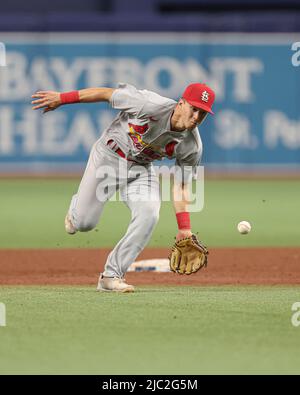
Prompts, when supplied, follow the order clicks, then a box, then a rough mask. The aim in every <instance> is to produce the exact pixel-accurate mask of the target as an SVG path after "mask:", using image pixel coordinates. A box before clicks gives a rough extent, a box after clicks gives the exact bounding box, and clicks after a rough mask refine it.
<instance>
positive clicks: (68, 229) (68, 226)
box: [65, 214, 77, 235]
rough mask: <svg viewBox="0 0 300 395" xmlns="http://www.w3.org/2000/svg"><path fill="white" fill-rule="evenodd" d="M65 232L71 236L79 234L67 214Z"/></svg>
mask: <svg viewBox="0 0 300 395" xmlns="http://www.w3.org/2000/svg"><path fill="white" fill-rule="evenodd" d="M65 230H66V232H67V233H69V235H74V234H75V233H76V232H77V230H76V229H75V227H74V225H73V224H72V222H71V220H70V217H69V214H67V215H66V217H65Z"/></svg>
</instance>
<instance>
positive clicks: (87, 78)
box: [0, 33, 300, 172]
mask: <svg viewBox="0 0 300 395" xmlns="http://www.w3.org/2000/svg"><path fill="white" fill-rule="evenodd" d="M296 41H297V35H292V34H288V35H287V34H286V35H282V34H281V35H276V34H273V35H272V34H252V35H251V34H207V35H205V34H180V35H179V34H175V33H174V34H172V33H168V34H161V33H151V34H146V33H141V34H134V33H132V34H130V33H128V34H122V33H115V34H113V33H109V34H101V33H96V34H90V33H87V34H78V33H77V34H76V33H75V34H59V33H51V34H49V33H48V34H47V33H44V34H42V33H40V34H36V33H35V34H33V33H30V34H29V33H24V34H8V33H6V34H5V33H3V34H1V33H0V42H2V43H4V44H5V47H6V62H7V63H6V67H3V66H2V67H0V172H7V171H16V172H19V171H29V172H45V171H51V172H52V171H58V172H59V171H62V172H65V171H75V172H76V171H78V170H82V168H83V166H84V164H85V162H86V160H87V157H88V152H89V149H90V147H91V145H92V144H93V142H94V141H95V140H96V139H97V138H98V137H99V136H100V134H101V131H103V130H104V128H105V127H106V126H107V125H108V124H109V122H110V121H111V120H112V119H113V117H114V116H115V112H114V111H112V110H111V109H110V108H109V105H108V104H106V103H100V104H76V105H72V106H64V107H63V108H60V109H59V110H57V111H54V112H51V113H48V114H46V115H42V114H41V113H40V112H36V111H32V110H31V104H30V101H31V94H32V93H33V92H35V91H36V90H58V91H68V90H73V89H81V88H84V87H95V86H112V87H115V86H116V85H117V83H118V82H119V81H122V82H129V83H131V84H134V85H135V86H137V87H139V88H146V89H149V90H154V91H157V92H158V93H160V94H162V95H164V96H168V97H171V98H174V99H177V98H179V97H180V94H181V92H182V91H183V89H184V87H185V86H186V85H187V84H189V83H191V82H195V81H202V82H206V83H208V84H210V85H211V86H212V87H213V88H214V89H215V91H216V95H217V101H216V104H215V106H214V111H215V116H213V117H209V118H208V119H207V120H206V122H205V124H204V125H203V126H202V127H201V136H202V140H203V143H204V155H203V164H204V165H205V166H207V167H210V168H216V169H224V168H226V167H227V168H235V169H243V170H246V169H253V168H257V167H263V168H274V169H277V168H278V167H282V168H285V169H286V168H288V169H289V168H291V169H292V168H298V167H299V169H300V118H299V113H300V106H299V105H300V89H299V87H300V67H297V66H298V63H299V64H300V43H299V46H298V45H297V44H294V47H293V48H292V44H293V42H296ZM299 41H300V36H299ZM298 51H299V54H298ZM0 64H1V63H0Z"/></svg>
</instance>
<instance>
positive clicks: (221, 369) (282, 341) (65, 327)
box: [0, 286, 300, 374]
mask: <svg viewBox="0 0 300 395" xmlns="http://www.w3.org/2000/svg"><path fill="white" fill-rule="evenodd" d="M299 300H300V294H299V289H297V288H294V287H257V286H255V287H254V286H249V287H229V286H228V287H194V288H191V287H176V288H174V287H166V288H158V287H151V288H150V287H141V288H138V290H137V292H136V293H135V294H127V295H119V294H106V293H104V294H102V293H101V294H99V293H96V292H95V290H94V289H93V288H90V287H64V288H63V287H61V288H59V287H1V288H0V301H1V302H3V303H5V304H6V309H7V326H6V327H0V339H1V341H0V355H1V358H0V373H2V374H3V373H6V374H17V373H20V374H32V373H36V374H42V373H45V374H79V373H81V374H142V373H145V374H217V373H220V374H232V373H235V374H247V373H249V374H254V373H259V374H260V373H263V374H299V373H300V353H299V341H300V327H293V326H292V324H291V316H292V311H291V306H292V304H293V303H294V302H295V301H299Z"/></svg>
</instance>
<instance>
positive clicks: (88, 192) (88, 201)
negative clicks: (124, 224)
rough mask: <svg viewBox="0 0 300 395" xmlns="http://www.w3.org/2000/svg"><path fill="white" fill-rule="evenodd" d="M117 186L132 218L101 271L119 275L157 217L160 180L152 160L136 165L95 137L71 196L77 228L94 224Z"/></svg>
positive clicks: (131, 259)
mask: <svg viewBox="0 0 300 395" xmlns="http://www.w3.org/2000/svg"><path fill="white" fill-rule="evenodd" d="M117 190H119V192H120V197H121V200H122V201H123V202H124V203H125V204H126V205H127V206H128V208H129V209H130V211H131V221H130V224H129V226H128V229H127V232H126V234H125V235H124V237H123V238H122V239H121V240H120V241H119V242H118V244H117V245H116V246H115V248H114V249H113V250H112V251H111V253H110V254H109V256H108V258H107V261H106V264H105V271H104V273H103V274H104V275H105V276H109V277H119V278H122V277H124V275H125V273H126V271H127V270H128V268H129V266H130V265H131V264H132V263H133V262H134V261H135V259H136V257H137V256H138V254H139V253H140V252H141V251H142V250H143V249H144V247H145V246H146V244H147V243H148V241H149V239H150V237H151V234H152V232H153V230H154V227H155V225H156V223H157V221H158V218H159V209H160V196H159V195H160V194H159V181H158V178H157V176H156V174H155V171H154V168H153V166H152V164H150V165H146V166H138V165H137V164H136V163H134V162H130V161H127V160H126V159H124V158H122V157H120V156H119V155H118V154H117V153H115V152H114V151H112V150H111V149H110V148H109V147H107V146H105V144H104V143H103V142H101V140H98V141H97V142H96V143H95V144H94V146H93V148H92V150H91V153H90V156H89V160H88V163H87V166H86V169H85V172H84V175H83V178H82V180H81V182H80V185H79V188H78V192H77V194H76V195H74V196H73V198H72V200H71V205H70V208H69V215H70V219H71V221H72V223H73V225H74V227H75V228H76V229H77V230H78V231H80V232H86V231H89V230H92V229H93V228H95V227H96V225H97V223H98V221H99V218H100V216H101V213H102V210H103V208H104V205H105V203H106V202H107V201H108V200H109V199H110V198H111V197H112V196H113V195H114V193H115V192H116V191H117ZM112 220H113V221H116V220H117V219H116V218H112Z"/></svg>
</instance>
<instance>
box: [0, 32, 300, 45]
mask: <svg viewBox="0 0 300 395" xmlns="http://www.w3.org/2000/svg"><path fill="white" fill-rule="evenodd" d="M0 41H2V42H4V43H5V44H10V43H12V44H21V43H26V44H37V43H48V44H63V43H67V44H70V45H76V44H85V43H90V44H103V43H105V44H145V45H146V44H215V45H218V44H224V45H234V44H244V45H281V44H282V45H284V44H289V45H290V44H292V43H293V42H295V41H300V33H297V32H295V33H184V32H182V33H178V32H168V33H165V32H162V33H159V32H153V33H145V32H142V33H140V32H138V33H128V32H106V33H88V32H82V33H78V32H68V33H65V32H61V33H60V32H48V33H41V32H36V33H34V32H31V33H28V32H16V33H6V32H3V33H2V32H0Z"/></svg>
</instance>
